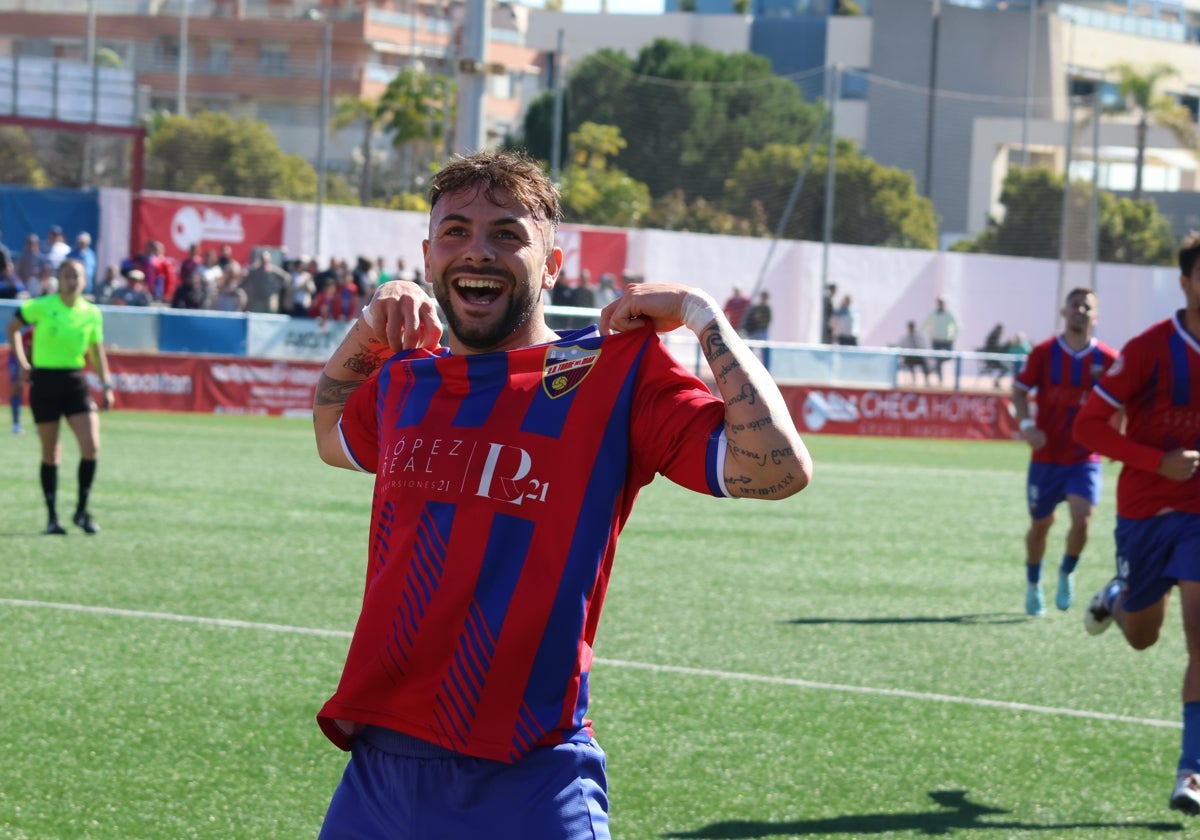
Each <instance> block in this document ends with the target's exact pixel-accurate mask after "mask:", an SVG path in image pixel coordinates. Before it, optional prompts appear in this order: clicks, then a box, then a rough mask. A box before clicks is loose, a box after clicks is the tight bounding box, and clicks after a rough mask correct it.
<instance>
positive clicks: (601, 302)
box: [596, 271, 621, 309]
mask: <svg viewBox="0 0 1200 840" xmlns="http://www.w3.org/2000/svg"><path fill="white" fill-rule="evenodd" d="M616 282H617V278H616V277H614V276H613V275H612V274H611V273H610V272H607V271H606V272H604V273H603V274H601V275H600V285H599V286H597V287H596V306H598V307H600V308H601V309H603V308H604V307H606V306H608V305H609V304H610V303H612V302H613V301H614V300H616V299H617V298H619V297H620V296H621V292H620V291H618V289H617V286H616Z"/></svg>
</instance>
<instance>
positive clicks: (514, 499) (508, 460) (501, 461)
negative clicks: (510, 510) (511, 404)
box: [475, 443, 550, 505]
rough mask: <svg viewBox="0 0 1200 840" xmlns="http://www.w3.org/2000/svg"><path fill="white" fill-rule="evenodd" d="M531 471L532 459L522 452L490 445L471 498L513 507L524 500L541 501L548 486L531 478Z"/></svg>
mask: <svg viewBox="0 0 1200 840" xmlns="http://www.w3.org/2000/svg"><path fill="white" fill-rule="evenodd" d="M532 469H533V459H532V458H530V457H529V453H528V452H526V451H525V450H524V449H521V448H520V447H519V446H506V445H505V444H503V443H493V444H491V445H490V446H489V447H488V454H487V459H486V460H485V461H484V464H483V473H482V475H480V476H479V488H478V489H477V490H476V491H475V495H477V496H483V497H484V498H485V499H495V500H496V501H500V502H508V503H509V504H513V505H519V504H523V503H524V502H525V500H526V499H529V500H530V501H533V502H544V501H546V494H547V493H548V492H549V491H550V484H549V482H544V481H541V480H539V479H536V478H531V477H530V476H529V472H530V470H532Z"/></svg>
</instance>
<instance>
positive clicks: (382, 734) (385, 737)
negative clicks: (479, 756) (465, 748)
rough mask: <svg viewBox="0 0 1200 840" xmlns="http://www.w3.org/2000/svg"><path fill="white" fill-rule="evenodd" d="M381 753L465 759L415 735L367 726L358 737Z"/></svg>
mask: <svg viewBox="0 0 1200 840" xmlns="http://www.w3.org/2000/svg"><path fill="white" fill-rule="evenodd" d="M356 737H357V738H361V739H362V740H363V741H365V742H366V743H368V744H370V745H371V746H372V747H374V748H375V749H377V750H379V751H380V752H385V753H387V754H388V755H400V756H405V757H407V758H464V757H465V756H464V755H463V753H460V752H455V751H454V750H449V749H446V748H445V747H442V746H439V745H437V744H431V743H430V742H429V741H422V740H421V739H420V738H417V737H415V736H413V735H407V734H405V733H403V732H397V731H396V730H395V729H388V728H386V727H383V726H367V727H365V728H364V729H363V730H362V732H359V733H358V735H357V736H356Z"/></svg>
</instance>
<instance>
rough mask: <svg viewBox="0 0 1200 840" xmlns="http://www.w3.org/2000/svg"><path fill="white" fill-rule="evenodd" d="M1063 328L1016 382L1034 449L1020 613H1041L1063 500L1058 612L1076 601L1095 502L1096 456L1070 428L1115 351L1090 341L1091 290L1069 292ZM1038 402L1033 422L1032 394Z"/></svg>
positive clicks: (1020, 419)
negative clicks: (1050, 539)
mask: <svg viewBox="0 0 1200 840" xmlns="http://www.w3.org/2000/svg"><path fill="white" fill-rule="evenodd" d="M1062 315H1063V318H1064V320H1065V321H1066V328H1065V329H1064V330H1063V332H1062V334H1061V335H1056V336H1054V337H1052V338H1048V339H1046V340H1045V341H1043V342H1042V343H1041V344H1039V345H1038V346H1037V347H1035V348H1033V350H1032V351H1031V353H1030V355H1029V360H1028V362H1027V364H1026V365H1025V367H1024V369H1023V370H1022V371H1021V374H1020V375H1019V376H1018V377H1017V378H1016V379H1014V380H1013V386H1012V403H1013V409H1014V411H1015V412H1016V417H1017V423H1018V425H1019V428H1020V430H1021V439H1022V440H1024V441H1025V442H1026V443H1027V444H1029V448H1030V449H1031V450H1032V454H1031V455H1030V461H1029V477H1028V480H1027V481H1026V483H1025V499H1026V502H1027V503H1028V507H1029V516H1030V520H1031V521H1030V523H1029V530H1028V531H1027V532H1026V534H1025V579H1026V587H1025V612H1027V613H1028V614H1029V615H1035V616H1036V615H1045V613H1046V603H1045V598H1044V596H1043V595H1042V558H1043V557H1044V556H1045V554H1046V538H1047V536H1048V535H1049V533H1050V526H1051V525H1053V524H1054V511H1055V508H1057V507H1058V506H1059V505H1060V504H1061V503H1062V502H1066V503H1067V510H1068V511H1069V512H1070V514H1071V526H1070V529H1069V530H1068V531H1067V543H1066V550H1065V551H1064V552H1063V556H1062V563H1061V564H1060V565H1059V567H1058V589H1057V590H1056V592H1055V596H1054V605H1055V606H1056V607H1058V608H1059V609H1060V610H1065V609H1067V608H1069V607H1070V606H1071V602H1072V601H1074V600H1075V566H1076V565H1077V564H1078V563H1079V555H1080V554H1081V553H1082V552H1083V549H1084V546H1086V545H1087V540H1088V530H1089V528H1090V526H1091V522H1092V514H1093V512H1095V510H1096V504H1097V503H1098V502H1099V501H1100V478H1101V474H1100V456H1099V455H1097V454H1096V453H1095V452H1093V451H1092V450H1090V449H1088V448H1086V447H1084V446H1080V445H1079V444H1078V443H1076V442H1075V439H1074V438H1073V437H1072V436H1071V424H1072V423H1073V422H1074V420H1075V415H1076V413H1077V412H1078V411H1079V407H1080V406H1081V405H1083V403H1084V402H1085V401H1086V400H1087V397H1088V394H1089V393H1091V390H1092V385H1093V384H1094V383H1095V382H1096V381H1097V380H1098V379H1100V376H1101V374H1103V373H1104V371H1106V370H1108V367H1109V365H1111V364H1112V363H1113V360H1114V359H1116V357H1117V352H1116V351H1115V350H1113V349H1112V348H1111V347H1108V346H1107V345H1105V344H1104V343H1103V342H1101V341H1098V340H1096V339H1095V338H1094V337H1093V336H1092V331H1093V329H1094V328H1095V325H1096V315H1097V301H1096V295H1095V294H1094V293H1093V292H1092V290H1091V289H1084V288H1079V289H1072V290H1071V291H1070V293H1069V294H1068V295H1067V299H1066V302H1065V303H1064V305H1063V310H1062ZM1030 394H1035V395H1036V397H1037V418H1036V419H1035V418H1034V417H1033V416H1032V414H1031V413H1030V410H1029V395H1030Z"/></svg>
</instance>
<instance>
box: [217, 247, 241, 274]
mask: <svg viewBox="0 0 1200 840" xmlns="http://www.w3.org/2000/svg"><path fill="white" fill-rule="evenodd" d="M235 262H237V260H235V259H234V258H233V246H232V245H222V246H221V253H220V255H218V256H217V265H219V266H220V267H221V271H222V272H224V271H225V269H227V268H229V264H230V263H235Z"/></svg>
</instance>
